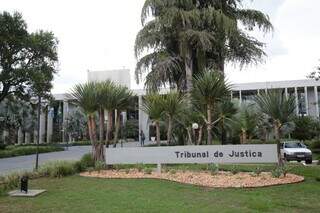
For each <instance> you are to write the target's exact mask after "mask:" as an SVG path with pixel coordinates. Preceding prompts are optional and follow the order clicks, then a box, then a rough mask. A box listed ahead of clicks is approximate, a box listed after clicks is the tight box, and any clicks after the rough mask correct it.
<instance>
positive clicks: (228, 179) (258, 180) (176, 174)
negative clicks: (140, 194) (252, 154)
mask: <svg viewBox="0 0 320 213" xmlns="http://www.w3.org/2000/svg"><path fill="white" fill-rule="evenodd" d="M80 175H81V176H85V177H98V178H109V179H141V178H142V179H143V178H153V179H164V180H170V181H174V182H179V183H186V184H193V185H198V186H205V187H219V188H240V187H248V188H251V187H264V186H272V185H282V184H290V183H298V182H302V181H303V180H304V177H302V176H299V175H295V174H286V175H285V176H283V175H282V176H280V177H279V178H277V177H273V175H272V173H271V172H261V173H260V174H256V173H253V172H239V173H236V174H233V173H232V172H227V171H219V172H216V173H215V174H212V173H210V172H208V171H183V170H177V171H175V170H171V171H168V172H162V173H157V172H151V171H147V172H146V171H139V170H138V169H124V170H102V171H92V172H84V173H81V174H80Z"/></svg>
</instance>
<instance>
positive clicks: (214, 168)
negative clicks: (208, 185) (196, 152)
mask: <svg viewBox="0 0 320 213" xmlns="http://www.w3.org/2000/svg"><path fill="white" fill-rule="evenodd" d="M208 170H209V171H210V174H211V175H212V176H214V175H217V174H218V173H219V165H218V164H215V163H211V164H209V165H208Z"/></svg>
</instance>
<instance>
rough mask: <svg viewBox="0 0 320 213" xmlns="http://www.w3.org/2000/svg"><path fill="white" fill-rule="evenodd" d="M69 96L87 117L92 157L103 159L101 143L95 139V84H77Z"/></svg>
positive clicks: (96, 102) (96, 108) (96, 103)
mask: <svg viewBox="0 0 320 213" xmlns="http://www.w3.org/2000/svg"><path fill="white" fill-rule="evenodd" d="M70 97H71V99H72V100H74V101H75V103H76V105H78V106H79V107H81V108H82V110H83V111H84V113H85V114H86V115H87V117H88V130H89V136H90V141H91V143H92V149H93V157H94V160H95V161H103V162H104V161H105V153H104V146H103V143H99V142H98V141H97V134H96V121H95V114H96V112H97V110H98V109H99V105H98V101H97V84H96V83H94V82H89V83H84V84H77V85H75V86H74V87H73V88H72V90H71V92H70Z"/></svg>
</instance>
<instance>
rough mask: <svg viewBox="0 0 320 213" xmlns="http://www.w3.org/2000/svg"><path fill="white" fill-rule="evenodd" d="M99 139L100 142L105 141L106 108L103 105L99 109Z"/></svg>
mask: <svg viewBox="0 0 320 213" xmlns="http://www.w3.org/2000/svg"><path fill="white" fill-rule="evenodd" d="M99 140H100V143H103V141H104V109H103V108H102V107H100V109H99Z"/></svg>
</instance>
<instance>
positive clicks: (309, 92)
mask: <svg viewBox="0 0 320 213" xmlns="http://www.w3.org/2000/svg"><path fill="white" fill-rule="evenodd" d="M107 79H110V80H113V81H114V82H117V83H120V84H122V85H124V86H127V87H128V88H130V86H131V84H130V70H127V69H123V70H110V71H95V72H91V71H89V72H88V81H104V80H107ZM273 89H282V90H283V92H284V94H285V95H286V96H294V97H295V100H296V114H297V115H307V116H312V117H314V118H317V119H319V111H320V109H319V107H320V106H319V99H320V96H319V95H320V81H315V80H293V81H274V82H257V83H242V84H233V85H232V92H231V94H230V98H231V99H239V102H240V103H242V102H245V101H247V100H252V99H253V98H254V96H255V95H257V94H259V93H261V92H266V91H268V90H273ZM133 92H134V94H135V96H136V102H137V104H136V107H135V108H134V109H133V110H131V111H130V112H122V120H123V122H125V121H126V120H130V119H136V120H137V121H138V126H139V132H140V131H143V132H144V134H145V135H146V140H150V134H149V131H150V127H151V126H152V124H151V123H150V120H149V117H148V115H147V114H146V113H145V112H143V111H142V110H141V105H142V101H143V96H144V95H146V91H145V90H133ZM165 92H166V91H165V90H164V91H163V93H165ZM54 97H55V101H56V103H57V104H56V108H54V109H53V108H52V109H49V110H48V112H49V113H48V115H47V116H48V118H47V119H43V120H42V124H41V125H42V126H43V125H45V126H46V127H47V130H46V131H43V132H45V133H46V134H47V135H46V136H42V137H41V138H46V141H45V142H52V140H53V138H54V134H55V133H57V132H59V133H60V132H61V137H60V140H61V141H66V140H68V137H67V136H66V134H65V133H64V123H65V122H66V118H67V117H68V114H69V113H70V112H71V111H72V109H74V107H75V106H74V104H73V103H72V100H70V99H69V98H68V96H67V95H66V94H56V95H54ZM106 114H107V113H106ZM57 115H59V116H60V117H59V118H56V117H57ZM106 120H108V118H107V117H106ZM44 121H46V122H47V124H44V123H43V122H44ZM57 124H58V125H57ZM54 128H59V130H58V131H56V130H53V129H54ZM138 137H139V140H140V136H139V133H138V132H137V138H136V140H138Z"/></svg>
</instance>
